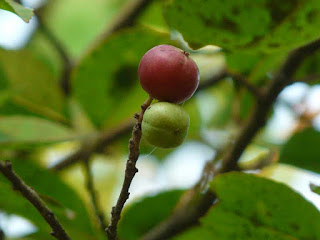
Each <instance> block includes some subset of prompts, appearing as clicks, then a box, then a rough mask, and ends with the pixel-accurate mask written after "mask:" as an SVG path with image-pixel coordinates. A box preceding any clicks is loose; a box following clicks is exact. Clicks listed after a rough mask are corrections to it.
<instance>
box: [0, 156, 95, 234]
mask: <svg viewBox="0 0 320 240" xmlns="http://www.w3.org/2000/svg"><path fill="white" fill-rule="evenodd" d="M12 163H13V168H14V170H15V171H16V173H17V174H18V175H19V176H20V177H21V178H22V179H23V180H24V181H25V182H26V183H27V184H28V185H30V186H31V187H33V188H34V189H35V191H36V192H37V193H38V194H39V195H40V196H41V197H42V199H43V200H44V201H45V202H46V204H47V205H48V206H49V207H50V208H51V210H52V211H53V212H54V213H55V215H56V216H57V218H58V219H59V221H60V222H61V223H62V224H63V226H64V227H65V229H66V231H67V232H68V233H69V234H70V235H71V238H72V239H79V240H89V239H92V240H93V239H95V238H94V236H95V233H94V231H93V228H92V225H91V222H90V219H89V216H88V212H87V211H86V207H85V205H84V203H83V202H82V200H81V199H80V198H79V196H78V195H77V194H76V193H75V191H74V190H73V189H71V188H70V187H69V186H67V185H66V184H65V183H64V182H63V181H62V180H61V179H60V178H59V177H58V176H57V175H55V174H53V173H51V172H48V171H47V170H45V169H42V168H40V167H39V166H37V165H36V164H35V163H33V162H30V161H28V160H22V159H18V160H13V161H12ZM0 209H1V210H2V211H5V212H7V213H14V214H17V215H21V216H23V217H25V218H27V219H29V220H31V222H32V223H33V224H35V225H36V226H37V227H38V228H39V231H41V232H47V233H48V235H49V234H50V227H49V226H48V225H47V223H46V222H45V221H44V220H43V218H42V217H41V216H40V214H39V213H38V212H37V211H36V210H35V208H34V207H33V206H32V205H31V204H30V203H29V202H28V201H27V200H25V199H24V198H23V197H21V195H20V194H19V193H18V192H15V191H13V189H12V187H11V184H10V183H9V182H8V181H7V179H5V178H4V177H3V176H2V175H0Z"/></svg>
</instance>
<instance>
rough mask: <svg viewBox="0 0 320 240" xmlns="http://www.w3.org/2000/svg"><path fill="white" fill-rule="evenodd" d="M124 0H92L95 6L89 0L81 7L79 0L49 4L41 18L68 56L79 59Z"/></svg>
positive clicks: (82, 1) (82, 3)
mask: <svg viewBox="0 0 320 240" xmlns="http://www.w3.org/2000/svg"><path fill="white" fill-rule="evenodd" d="M127 1H128V0H116V1H114V0H111V1H106V0H95V1H94V4H93V2H92V0H81V4H79V1H78V0H63V1H48V4H49V7H48V8H46V10H45V11H46V12H45V14H44V15H43V19H44V21H45V23H46V26H47V27H48V28H49V29H50V30H51V31H52V32H53V33H54V34H55V36H56V37H57V38H58V39H59V40H60V41H61V43H62V45H63V46H65V48H66V50H67V51H68V53H70V54H71V56H74V57H79V56H81V55H82V54H83V52H84V51H85V50H86V49H88V46H89V45H90V44H92V42H94V41H95V40H96V38H97V36H98V35H99V34H101V33H102V32H105V31H107V27H109V26H108V25H110V24H112V23H113V19H112V18H113V17H114V16H116V15H117V14H118V11H119V8H121V7H122V6H123V5H124V3H125V2H127ZM129 1H131V0H129ZM71 9H72V10H71Z"/></svg>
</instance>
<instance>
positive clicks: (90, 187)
mask: <svg viewBox="0 0 320 240" xmlns="http://www.w3.org/2000/svg"><path fill="white" fill-rule="evenodd" d="M83 164H84V170H85V175H86V186H87V190H88V193H89V195H90V198H91V204H92V207H93V209H94V213H95V215H96V217H97V220H98V222H99V226H100V228H101V230H102V231H103V232H104V231H105V229H106V227H107V225H108V224H107V223H106V220H105V216H104V214H103V211H102V210H101V208H100V205H99V201H98V197H97V193H96V190H95V188H94V178H93V175H92V172H91V168H90V161H89V160H85V161H83Z"/></svg>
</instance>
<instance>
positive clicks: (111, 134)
mask: <svg viewBox="0 0 320 240" xmlns="http://www.w3.org/2000/svg"><path fill="white" fill-rule="evenodd" d="M226 76H227V75H226V73H225V72H222V73H221V74H219V75H216V76H214V77H212V78H210V79H208V80H207V81H205V82H203V83H201V84H200V85H199V87H198V90H197V92H196V93H198V92H200V91H202V90H205V89H207V88H209V87H212V86H214V85H215V84H218V83H219V82H220V81H221V80H223V79H224V78H225V77H226ZM133 126H134V121H133V120H132V119H131V118H130V119H128V120H127V121H126V122H125V123H122V124H120V125H119V126H118V127H116V128H113V129H112V130H107V131H105V132H102V133H100V134H98V135H97V136H96V137H95V138H93V139H91V140H90V143H83V144H82V146H81V147H80V148H79V150H78V151H76V152H74V153H72V154H71V155H69V156H67V157H66V158H64V159H62V160H61V161H60V162H58V163H57V164H55V165H53V166H51V167H50V169H53V170H55V171H60V170H63V169H65V168H67V167H69V166H71V165H73V164H75V163H77V162H79V161H81V160H83V159H88V158H89V157H90V156H91V155H92V154H93V153H96V152H101V151H102V150H103V148H104V147H105V146H107V145H108V144H111V143H112V142H113V141H115V140H118V139H119V138H121V137H122V136H124V135H125V134H128V133H130V131H131V130H132V128H133Z"/></svg>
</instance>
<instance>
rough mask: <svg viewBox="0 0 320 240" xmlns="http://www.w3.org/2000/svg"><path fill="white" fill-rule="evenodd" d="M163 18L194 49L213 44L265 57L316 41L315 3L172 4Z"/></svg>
mask: <svg viewBox="0 0 320 240" xmlns="http://www.w3.org/2000/svg"><path fill="white" fill-rule="evenodd" d="M164 15H165V18H166V20H167V22H168V24H169V26H170V27H171V28H173V29H176V30H178V31H180V32H181V33H182V35H183V36H184V38H185V39H186V41H187V42H189V43H190V44H192V45H193V46H194V47H201V46H204V45H209V44H214V45H218V46H220V47H222V48H225V49H227V50H231V51H239V50H250V51H260V52H265V53H269V52H272V51H278V50H288V49H292V48H295V47H298V46H300V45H303V44H306V43H307V42H309V41H313V40H315V39H316V38H318V37H319V34H318V28H319V26H318V22H319V21H320V4H319V2H318V0H310V1H303V2H301V1H298V0H293V1H276V0H257V1H247V0H226V1H216V0H208V1H201V2H199V1H197V0H188V1H187V0H172V1H169V3H168V4H167V7H166V8H165V9H164Z"/></svg>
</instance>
